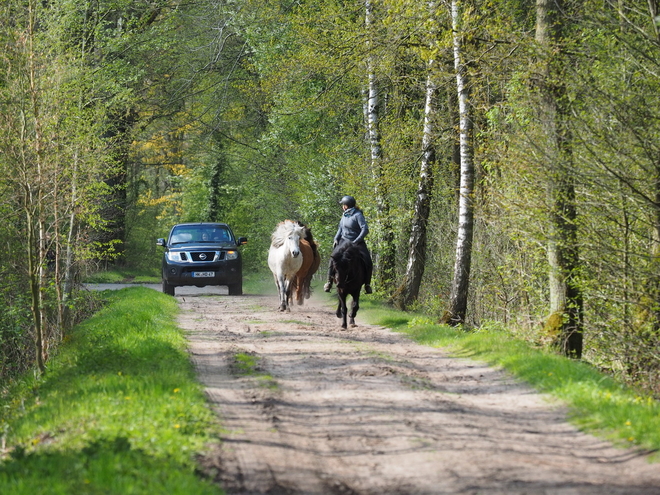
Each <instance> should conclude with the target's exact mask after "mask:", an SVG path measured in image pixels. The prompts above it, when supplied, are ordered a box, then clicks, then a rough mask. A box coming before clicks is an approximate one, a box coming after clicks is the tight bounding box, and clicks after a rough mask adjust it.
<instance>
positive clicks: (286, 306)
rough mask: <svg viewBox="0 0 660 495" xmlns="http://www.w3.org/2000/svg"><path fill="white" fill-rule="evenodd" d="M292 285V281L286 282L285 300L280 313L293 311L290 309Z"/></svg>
mask: <svg viewBox="0 0 660 495" xmlns="http://www.w3.org/2000/svg"><path fill="white" fill-rule="evenodd" d="M291 285H292V284H291V280H287V279H285V280H284V300H283V302H282V306H281V308H280V311H291V308H290V307H289V300H290V299H291Z"/></svg>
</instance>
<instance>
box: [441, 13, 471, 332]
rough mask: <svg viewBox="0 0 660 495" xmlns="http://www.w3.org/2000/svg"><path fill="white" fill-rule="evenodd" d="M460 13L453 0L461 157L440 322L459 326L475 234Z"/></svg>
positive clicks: (469, 120) (462, 319) (467, 106)
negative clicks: (447, 291) (446, 297)
mask: <svg viewBox="0 0 660 495" xmlns="http://www.w3.org/2000/svg"><path fill="white" fill-rule="evenodd" d="M462 15H463V13H462V10H461V8H460V3H459V1H458V0H452V3H451V17H452V28H453V41H454V69H455V71H456V88H457V94H458V110H459V119H460V121H459V143H460V155H461V174H460V175H461V182H460V188H459V200H458V236H457V240H456V257H455V262H454V279H453V282H452V287H451V299H450V307H449V310H448V312H447V313H446V314H445V315H444V316H443V318H442V321H444V322H446V323H449V324H452V325H458V324H461V323H465V317H466V315H467V303H468V291H469V286H470V267H471V264H472V238H473V235H474V148H473V146H472V131H473V123H472V113H471V109H470V104H469V99H470V93H469V86H468V82H469V81H468V74H467V66H466V64H465V61H464V60H463V58H464V55H463V46H462Z"/></svg>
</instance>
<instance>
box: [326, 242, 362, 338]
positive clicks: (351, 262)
mask: <svg viewBox="0 0 660 495" xmlns="http://www.w3.org/2000/svg"><path fill="white" fill-rule="evenodd" d="M330 264H331V268H330V269H331V272H332V276H333V278H334V283H335V286H336V287H337V295H338V296H339V305H338V306H337V318H342V324H341V327H342V328H347V325H346V317H347V316H348V317H349V323H350V325H351V326H352V327H354V326H355V315H356V314H357V312H358V309H360V290H361V289H362V286H363V285H364V283H365V278H366V268H365V266H364V261H363V259H362V255H361V253H360V248H359V247H357V246H355V245H354V244H353V243H351V242H347V241H344V242H342V243H340V244H338V245H337V247H336V248H335V249H334V251H333V252H332V254H331V255H330ZM349 294H350V295H351V297H352V298H353V301H352V304H351V312H350V314H348V308H347V306H346V298H347V297H348V295H349Z"/></svg>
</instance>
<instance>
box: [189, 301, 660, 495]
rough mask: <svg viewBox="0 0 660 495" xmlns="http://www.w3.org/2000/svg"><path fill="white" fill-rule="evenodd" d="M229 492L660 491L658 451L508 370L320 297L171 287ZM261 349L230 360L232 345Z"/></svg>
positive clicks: (212, 462) (211, 467)
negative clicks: (605, 433) (583, 417)
mask: <svg viewBox="0 0 660 495" xmlns="http://www.w3.org/2000/svg"><path fill="white" fill-rule="evenodd" d="M178 299H179V302H180V304H181V307H182V309H183V312H182V315H181V317H180V324H181V326H182V328H184V329H186V331H187V332H188V333H189V339H190V343H191V352H192V356H193V360H194V364H195V366H196V368H197V370H198V372H199V376H200V379H201V381H202V383H203V384H204V385H205V387H206V391H207V394H208V397H209V399H210V400H211V401H212V403H213V406H214V408H215V409H216V410H217V412H218V414H219V416H220V418H221V421H222V423H223V426H224V428H225V429H226V430H225V434H224V437H223V439H222V440H223V442H222V444H221V445H220V446H218V447H217V449H216V451H215V452H213V453H212V454H210V455H209V456H208V457H206V458H205V459H204V460H203V465H204V466H205V468H206V470H207V472H208V473H210V474H211V475H212V476H214V477H215V478H216V479H217V480H218V482H219V483H220V484H221V485H222V486H223V487H224V488H225V490H226V491H227V493H228V494H307V495H313V494H342V495H349V494H508V495H510V494H566V495H568V494H571V495H573V494H593V495H609V494H621V495H623V494H625V495H636V494H644V495H648V494H660V464H655V465H652V464H649V463H648V462H647V461H646V459H645V458H644V457H643V456H642V455H641V454H639V453H636V452H634V451H631V450H620V449H615V448H613V447H612V446H611V445H609V444H608V443H606V442H603V441H601V440H598V439H596V438H594V437H592V436H589V435H585V434H582V433H580V432H579V431H577V430H576V429H575V428H574V427H573V426H571V425H569V424H568V423H567V422H566V421H565V412H564V411H563V410H562V408H561V407H560V406H559V405H556V404H555V405H552V404H550V403H549V402H548V401H547V400H546V399H545V398H544V397H543V396H541V395H539V394H537V393H535V392H533V391H532V390H531V389H530V388H528V387H527V386H525V385H521V384H520V383H517V382H516V381H514V380H513V379H511V378H510V377H509V376H508V375H506V374H505V373H504V372H501V371H497V370H494V369H491V368H488V367H485V366H483V365H480V364H479V363H475V362H472V361H469V360H464V359H454V358H450V357H448V356H447V355H446V354H445V353H443V352H442V351H440V350H437V349H431V348H427V347H423V346H419V345H416V344H414V343H411V342H410V341H408V340H407V339H406V338H405V337H402V336H400V335H398V334H395V333H393V332H390V331H389V330H387V329H384V328H382V327H377V326H369V325H366V324H363V322H364V320H363V319H361V318H360V315H359V314H358V317H357V322H358V325H359V326H358V327H357V328H354V329H349V330H344V331H342V330H341V329H340V327H339V320H338V319H337V318H336V316H335V315H334V311H333V309H332V308H331V307H328V306H327V299H326V298H324V297H322V296H319V298H318V299H316V298H312V299H311V300H309V301H306V303H305V305H304V306H302V307H299V306H296V307H294V308H293V309H292V311H291V312H290V313H280V312H279V311H277V309H276V308H277V305H278V303H277V298H276V297H274V296H272V297H271V296H253V295H246V296H241V297H228V296H186V295H183V296H178ZM237 355H243V356H252V357H253V358H254V359H255V360H258V362H259V366H258V369H257V373H256V374H251V375H245V374H244V373H240V372H239V367H238V366H237V363H236V356H237Z"/></svg>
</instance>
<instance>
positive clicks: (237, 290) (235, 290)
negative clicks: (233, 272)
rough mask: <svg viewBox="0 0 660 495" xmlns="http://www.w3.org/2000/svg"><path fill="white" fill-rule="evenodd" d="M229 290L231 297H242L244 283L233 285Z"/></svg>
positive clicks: (229, 286)
mask: <svg viewBox="0 0 660 495" xmlns="http://www.w3.org/2000/svg"><path fill="white" fill-rule="evenodd" d="M227 287H228V288H229V295H230V296H241V295H243V282H242V281H241V282H239V283H237V284H231V285H228V286H227Z"/></svg>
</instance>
